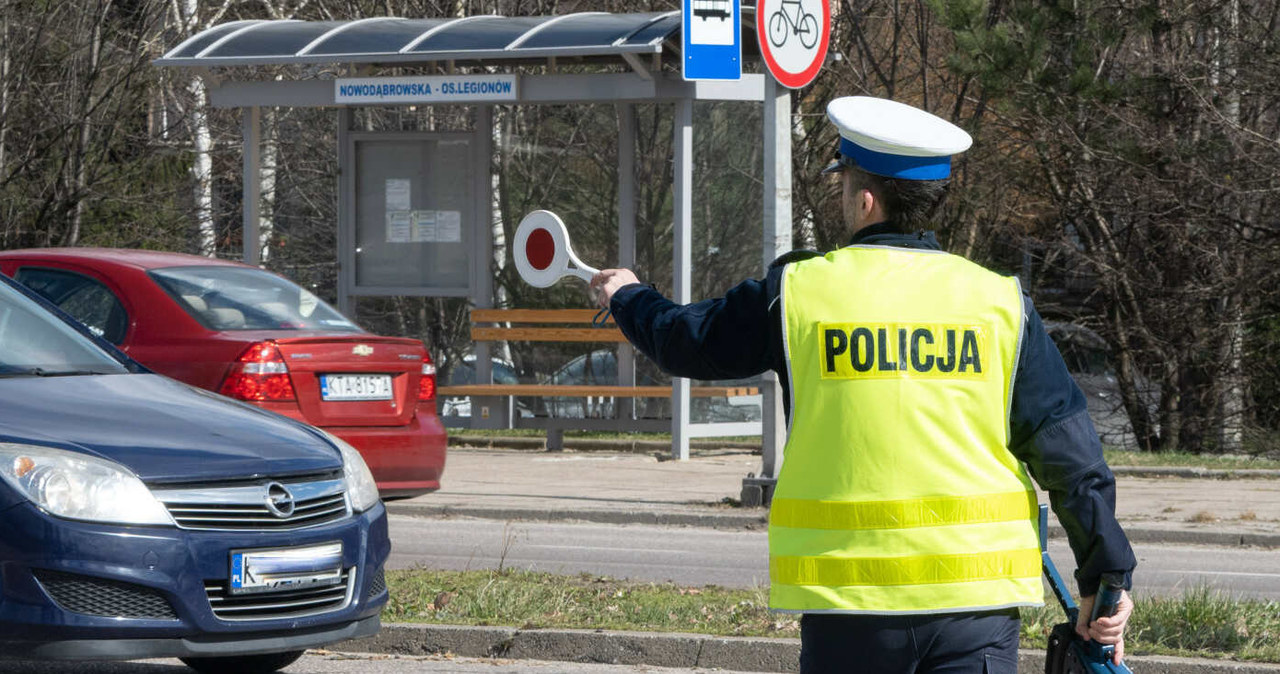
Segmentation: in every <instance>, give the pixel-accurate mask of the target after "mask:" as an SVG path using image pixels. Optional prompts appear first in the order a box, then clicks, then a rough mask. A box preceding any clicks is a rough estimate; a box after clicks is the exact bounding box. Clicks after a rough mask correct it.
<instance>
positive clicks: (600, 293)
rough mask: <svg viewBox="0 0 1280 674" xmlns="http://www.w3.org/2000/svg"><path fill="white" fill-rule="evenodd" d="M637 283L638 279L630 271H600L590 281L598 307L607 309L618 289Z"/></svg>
mask: <svg viewBox="0 0 1280 674" xmlns="http://www.w3.org/2000/svg"><path fill="white" fill-rule="evenodd" d="M639 282H640V279H638V278H636V275H635V272H633V271H631V270H630V269H602V270H601V271H600V273H598V274H596V275H595V276H594V277H593V278H592V279H591V290H592V291H593V292H594V293H595V296H596V301H597V302H599V303H600V306H602V307H607V306H609V300H612V299H613V294H614V293H616V292H618V289H619V288H621V287H622V286H625V285H630V284H632V283H639Z"/></svg>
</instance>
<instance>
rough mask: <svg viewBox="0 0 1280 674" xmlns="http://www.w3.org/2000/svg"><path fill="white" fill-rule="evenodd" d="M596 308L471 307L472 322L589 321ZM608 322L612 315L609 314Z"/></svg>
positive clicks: (594, 314) (592, 317)
mask: <svg viewBox="0 0 1280 674" xmlns="http://www.w3.org/2000/svg"><path fill="white" fill-rule="evenodd" d="M596 313H597V310H596V309H472V310H471V322H472V323H590V322H591V321H592V320H593V319H594V318H595V317H596ZM609 318H610V321H609V322H610V324H612V323H613V320H612V319H613V317H612V316H610V317H609Z"/></svg>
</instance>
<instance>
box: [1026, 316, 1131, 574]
mask: <svg viewBox="0 0 1280 674" xmlns="http://www.w3.org/2000/svg"><path fill="white" fill-rule="evenodd" d="M1023 305H1024V313H1025V317H1024V330H1023V338H1022V346H1021V353H1020V354H1019V358H1018V370H1017V374H1016V376H1015V379H1014V384H1013V400H1012V405H1011V408H1010V417H1009V429H1010V442H1009V449H1010V451H1012V452H1013V454H1014V455H1015V456H1017V457H1018V459H1019V460H1021V461H1022V462H1023V463H1025V464H1026V465H1027V469H1028V470H1029V471H1030V472H1031V475H1032V477H1034V478H1035V480H1036V482H1038V483H1039V484H1040V486H1041V487H1042V488H1044V489H1045V490H1046V491H1048V492H1049V501H1050V504H1051V506H1052V507H1053V512H1054V514H1056V515H1057V517H1058V521H1059V522H1060V523H1061V524H1062V526H1063V528H1064V529H1065V530H1066V532H1067V539H1068V542H1069V543H1070V544H1071V550H1072V552H1073V553H1075V559H1076V573H1075V577H1076V583H1077V585H1078V587H1079V590H1080V595H1081V596H1086V597H1087V596H1089V595H1093V594H1096V593H1097V591H1098V584H1099V580H1100V578H1101V576H1102V574H1103V573H1108V572H1115V573H1119V574H1121V575H1123V577H1124V586H1125V588H1126V589H1128V588H1129V587H1130V584H1131V581H1132V578H1131V574H1132V572H1133V569H1134V567H1136V566H1137V560H1136V559H1135V558H1134V555H1133V549H1132V548H1131V547H1130V546H1129V539H1128V538H1127V537H1126V536H1125V533H1124V530H1123V529H1121V527H1120V523H1119V522H1118V521H1117V520H1116V515H1115V510H1116V481H1115V476H1114V475H1112V473H1111V469H1110V468H1109V467H1107V462H1106V460H1105V459H1103V456H1102V445H1101V443H1100V442H1099V440H1098V434H1097V432H1096V431H1095V430H1094V428H1093V422H1092V421H1091V420H1090V419H1089V412H1088V410H1087V409H1086V406H1085V398H1084V393H1083V392H1082V391H1081V390H1080V387H1079V386H1077V385H1076V383H1075V381H1074V380H1073V379H1072V378H1071V375H1070V374H1069V373H1068V372H1067V366H1066V363H1064V362H1063V360H1062V354H1060V353H1059V352H1058V348H1057V347H1056V346H1055V345H1054V343H1053V341H1052V340H1051V339H1050V338H1049V334H1048V332H1046V331H1045V328H1044V323H1043V322H1042V321H1041V320H1040V316H1039V314H1038V313H1036V310H1035V307H1034V306H1032V304H1031V300H1030V299H1028V298H1025V297H1024V298H1023Z"/></svg>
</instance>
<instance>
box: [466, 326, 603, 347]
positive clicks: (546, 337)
mask: <svg viewBox="0 0 1280 674" xmlns="http://www.w3.org/2000/svg"><path fill="white" fill-rule="evenodd" d="M503 340H509V341H513V342H520V341H527V342H620V343H621V342H626V341H627V338H626V337H623V336H622V331H621V330H619V329H617V328H481V327H476V326H474V325H473V326H471V341H473V342H499V341H503Z"/></svg>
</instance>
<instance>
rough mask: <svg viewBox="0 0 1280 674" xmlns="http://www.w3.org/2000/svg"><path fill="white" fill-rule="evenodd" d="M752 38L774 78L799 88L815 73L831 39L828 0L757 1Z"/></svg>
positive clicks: (825, 54) (820, 65) (815, 75)
mask: <svg viewBox="0 0 1280 674" xmlns="http://www.w3.org/2000/svg"><path fill="white" fill-rule="evenodd" d="M756 37H757V38H759V40H760V54H761V55H762V56H763V57H764V62H765V65H766V66H768V68H769V72H770V73H772V74H773V77H774V79H776V80H778V83H779V84H781V85H782V86H784V87H789V88H791V89H799V88H800V87H803V86H805V85H807V84H809V83H810V82H812V81H813V78H815V77H817V76H818V71H819V70H821V69H822V62H823V61H824V60H825V59H826V58H827V43H828V42H829V41H830V38H831V2H830V0H759V2H758V3H757V4H756Z"/></svg>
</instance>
